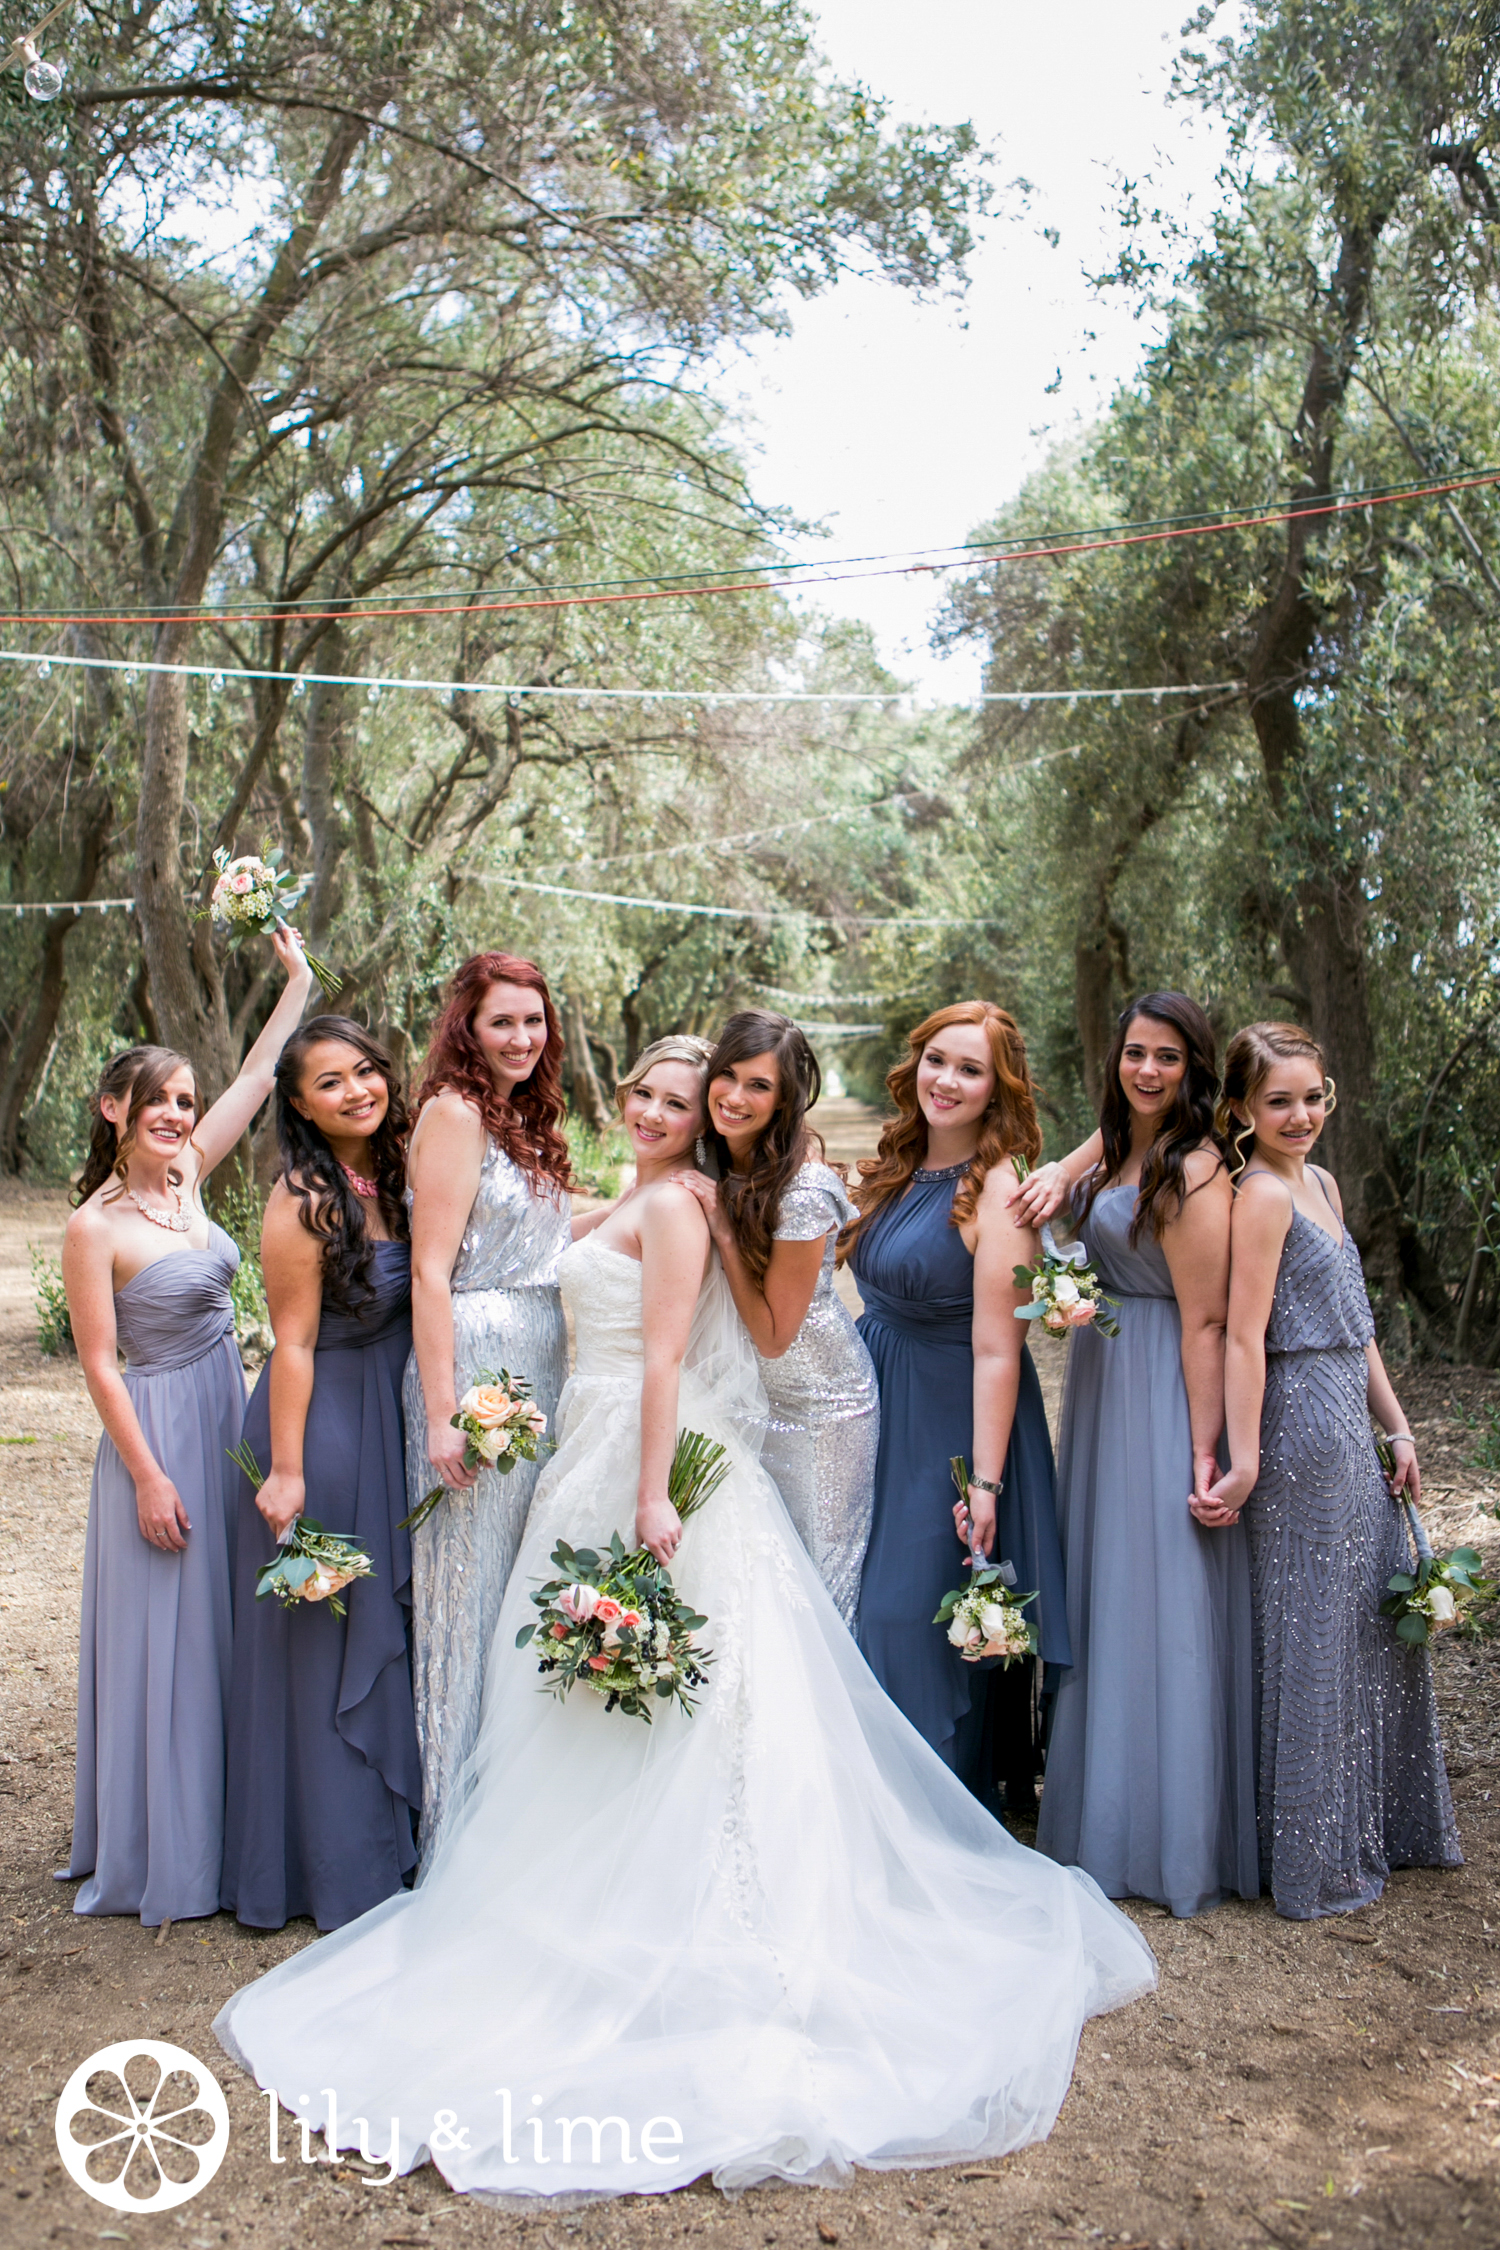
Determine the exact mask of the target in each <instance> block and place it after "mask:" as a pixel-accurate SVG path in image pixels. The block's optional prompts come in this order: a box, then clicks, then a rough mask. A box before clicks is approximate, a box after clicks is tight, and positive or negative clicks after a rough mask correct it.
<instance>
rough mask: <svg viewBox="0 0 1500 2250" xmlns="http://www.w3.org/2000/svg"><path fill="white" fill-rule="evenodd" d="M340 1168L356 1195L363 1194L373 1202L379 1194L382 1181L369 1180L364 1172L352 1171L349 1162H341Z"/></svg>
mask: <svg viewBox="0 0 1500 2250" xmlns="http://www.w3.org/2000/svg"><path fill="white" fill-rule="evenodd" d="M339 1170H340V1171H341V1172H342V1173H343V1175H344V1178H345V1179H346V1180H347V1181H348V1182H349V1185H350V1186H351V1187H352V1188H353V1190H354V1192H355V1194H356V1195H362V1196H364V1197H365V1198H366V1200H367V1201H370V1202H373V1201H374V1200H375V1199H376V1198H377V1197H378V1196H379V1194H380V1182H379V1181H378V1180H367V1179H366V1178H365V1176H364V1174H363V1173H362V1172H351V1171H350V1169H349V1167H348V1165H347V1164H341V1165H340V1166H339Z"/></svg>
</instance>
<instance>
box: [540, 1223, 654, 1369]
mask: <svg viewBox="0 0 1500 2250" xmlns="http://www.w3.org/2000/svg"><path fill="white" fill-rule="evenodd" d="M557 1280H558V1286H559V1288H560V1289H561V1290H562V1296H563V1303H564V1304H565V1305H566V1306H567V1308H568V1311H569V1313H570V1314H571V1315H572V1319H573V1335H574V1339H575V1341H576V1344H577V1353H578V1356H577V1362H576V1374H577V1378H578V1380H579V1381H580V1382H589V1381H595V1380H600V1381H607V1380H609V1379H611V1378H615V1379H618V1380H622V1381H630V1382H635V1383H638V1382H639V1381H640V1379H641V1369H642V1366H643V1363H644V1357H645V1355H644V1350H643V1346H642V1339H641V1268H640V1261H639V1260H638V1259H636V1258H629V1257H627V1256H626V1255H625V1253H624V1251H623V1250H611V1249H610V1247H609V1245H608V1244H607V1243H602V1242H601V1241H600V1240H599V1238H598V1236H597V1234H586V1235H585V1236H584V1238H583V1240H582V1241H581V1242H574V1243H570V1244H569V1246H568V1248H567V1249H566V1250H565V1251H564V1252H563V1254H562V1256H561V1257H560V1258H559V1260H558V1262H557Z"/></svg>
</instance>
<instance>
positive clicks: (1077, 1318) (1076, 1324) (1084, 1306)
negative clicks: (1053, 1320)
mask: <svg viewBox="0 0 1500 2250" xmlns="http://www.w3.org/2000/svg"><path fill="white" fill-rule="evenodd" d="M1098 1310H1099V1307H1098V1306H1097V1305H1096V1304H1095V1302H1094V1300H1093V1298H1092V1297H1080V1298H1079V1300H1078V1302H1077V1304H1076V1305H1072V1306H1070V1307H1069V1310H1068V1324H1069V1326H1070V1327H1072V1328H1087V1326H1088V1324H1089V1322H1090V1321H1091V1320H1092V1319H1093V1317H1094V1315H1095V1313H1097V1312H1098Z"/></svg>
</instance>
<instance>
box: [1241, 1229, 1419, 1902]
mask: <svg viewBox="0 0 1500 2250" xmlns="http://www.w3.org/2000/svg"><path fill="white" fill-rule="evenodd" d="M1374 1333H1375V1324H1374V1322H1373V1321H1372V1319H1371V1317H1370V1305H1369V1299H1368V1298H1367V1297H1366V1295H1365V1284H1364V1275H1363V1274H1362V1272H1361V1271H1360V1264H1359V1253H1358V1251H1357V1250H1356V1249H1355V1247H1354V1244H1353V1242H1352V1241H1351V1240H1350V1237H1349V1235H1348V1232H1347V1231H1345V1232H1344V1233H1343V1234H1342V1235H1341V1237H1340V1239H1339V1240H1337V1241H1335V1240H1334V1238H1333V1236H1332V1235H1330V1234H1328V1233H1326V1232H1325V1231H1324V1229H1323V1228H1322V1227H1319V1226H1316V1225H1315V1224H1314V1223H1313V1221H1312V1220H1311V1219H1308V1218H1304V1217H1303V1215H1302V1213H1301V1212H1300V1211H1294V1212H1293V1214H1292V1223H1291V1227H1290V1229H1289V1231H1288V1234H1287V1238H1286V1242H1285V1244H1284V1246H1283V1248H1282V1253H1281V1266H1280V1270H1279V1271H1278V1273H1277V1276H1276V1293H1275V1296H1274V1298H1273V1300H1272V1305H1271V1317H1270V1320H1269V1322H1268V1324H1267V1327H1266V1396H1265V1406H1264V1409H1263V1411H1262V1415H1261V1434H1260V1478H1259V1482H1258V1483H1257V1484H1256V1487H1255V1490H1254V1492H1253V1493H1252V1494H1251V1495H1250V1499H1249V1502H1248V1503H1247V1505H1246V1508H1245V1524H1246V1528H1247V1530H1248V1532H1249V1535H1250V1573H1251V1592H1252V1595H1253V1598H1254V1607H1255V1644H1256V1645H1255V1654H1256V1669H1257V1672H1258V1675H1259V1678H1260V1683H1261V1719H1260V1759H1259V1765H1260V1776H1259V1789H1258V1798H1259V1813H1260V1856H1261V1870H1262V1874H1263V1876H1264V1878H1265V1880H1266V1882H1267V1883H1268V1884H1269V1885H1270V1887H1271V1891H1272V1893H1273V1895H1274V1897H1275V1900H1276V1910H1277V1912H1278V1913H1279V1914H1286V1915H1289V1916H1290V1917H1291V1918H1292V1919H1293V1920H1295V1921H1310V1920H1312V1919H1313V1918H1314V1917H1315V1916H1318V1915H1322V1914H1343V1913H1347V1912H1348V1911H1349V1910H1350V1908H1352V1907H1356V1906H1368V1905H1369V1904H1370V1903H1371V1901H1372V1900H1374V1899H1377V1898H1379V1896H1380V1893H1381V1890H1382V1888H1383V1887H1384V1884H1385V1879H1386V1876H1387V1875H1388V1874H1389V1872H1390V1870H1391V1868H1393V1867H1457V1866H1459V1865H1461V1863H1462V1853H1461V1852H1460V1850H1459V1843H1458V1830H1457V1827H1456V1825H1455V1823H1454V1818H1453V1800H1452V1798H1451V1797H1450V1795H1449V1793H1448V1777H1447V1773H1446V1771H1445V1769H1444V1765H1443V1749H1442V1743H1441V1741H1440V1740H1439V1737H1438V1723H1437V1709H1436V1705H1435V1703H1434V1699H1433V1692H1432V1666H1431V1664H1430V1662H1429V1660H1428V1654H1427V1651H1426V1649H1425V1648H1410V1647H1408V1646H1407V1644H1406V1643H1405V1642H1404V1641H1398V1640H1397V1638H1396V1628H1395V1626H1394V1624H1393V1623H1392V1621H1391V1619H1390V1618H1388V1617H1382V1616H1381V1615H1380V1603H1381V1601H1382V1599H1383V1598H1384V1595H1385V1591H1386V1581H1387V1579H1389V1578H1390V1576H1391V1574H1392V1572H1394V1571H1398V1570H1404V1569H1409V1568H1410V1554H1409V1550H1408V1547H1407V1540H1406V1532H1405V1528H1404V1523H1403V1518H1402V1513H1401V1510H1400V1509H1399V1508H1398V1507H1397V1505H1396V1503H1395V1501H1394V1500H1392V1498H1391V1495H1390V1491H1389V1489H1388V1487H1387V1485H1386V1482H1385V1478H1384V1477H1383V1475H1382V1474H1381V1469H1380V1462H1379V1459H1378V1457H1377V1455H1376V1452H1375V1444H1374V1440H1373V1438H1372V1437H1371V1435H1370V1417H1369V1412H1368V1410H1367V1407H1366V1403H1365V1394H1366V1385H1367V1381H1368V1374H1369V1368H1368V1363H1367V1361H1366V1359H1365V1346H1366V1344H1367V1343H1368V1342H1369V1341H1370V1339H1371V1337H1372V1336H1373V1335H1374Z"/></svg>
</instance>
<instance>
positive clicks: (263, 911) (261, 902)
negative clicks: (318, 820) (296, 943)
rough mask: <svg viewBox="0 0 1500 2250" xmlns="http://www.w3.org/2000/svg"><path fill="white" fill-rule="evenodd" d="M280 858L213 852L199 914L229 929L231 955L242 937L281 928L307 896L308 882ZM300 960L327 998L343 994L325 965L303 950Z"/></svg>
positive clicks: (278, 855)
mask: <svg viewBox="0 0 1500 2250" xmlns="http://www.w3.org/2000/svg"><path fill="white" fill-rule="evenodd" d="M281 858H282V855H281V852H280V851H279V850H276V851H269V852H267V853H266V855H265V857H264V858H263V859H257V858H256V857H255V856H254V854H253V853H248V852H247V853H245V854H244V855H243V856H242V857H241V858H239V859H231V858H230V856H229V854H228V852H227V851H226V850H225V849H224V847H223V846H222V845H221V846H220V847H219V849H218V850H217V851H216V852H215V853H214V865H215V867H216V868H217V869H218V871H219V872H218V876H217V878H216V880H215V882H214V887H213V890H212V892H211V893H210V895H209V901H208V904H207V906H206V907H204V909H203V913H204V914H208V915H212V917H213V922H214V927H215V928H216V929H220V930H227V931H228V933H229V944H230V949H231V951H232V950H233V949H234V947H235V946H237V945H238V944H239V943H240V941H241V940H242V939H243V938H247V937H253V936H257V935H258V936H261V937H264V936H266V935H268V934H269V932H270V931H272V930H274V929H276V928H278V927H281V928H285V927H286V918H287V916H288V915H289V914H290V913H291V911H292V909H293V907H295V906H296V905H298V904H299V903H300V901H301V900H302V899H303V898H304V897H305V896H306V893H307V887H308V884H309V883H310V882H311V880H312V878H311V877H310V876H308V875H293V874H291V873H290V872H289V871H288V870H287V869H286V868H284V867H283V866H282V864H281ZM200 918H201V917H200ZM303 958H304V959H305V960H306V962H307V965H308V967H309V968H310V969H311V970H312V973H313V975H314V976H315V977H316V978H317V980H318V982H319V984H320V985H321V986H322V987H323V990H324V991H325V992H326V993H327V995H328V997H329V999H330V1000H331V999H333V997H334V996H335V994H336V993H339V992H342V990H343V989H344V987H343V979H342V978H341V977H336V976H335V975H334V973H333V971H332V969H330V968H329V967H328V965H327V963H326V962H324V961H315V960H314V959H313V956H312V955H311V954H310V953H309V952H308V951H307V949H306V947H304V948H303Z"/></svg>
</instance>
